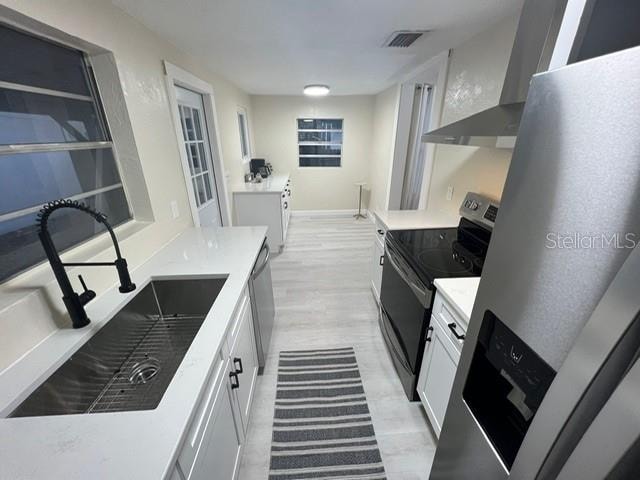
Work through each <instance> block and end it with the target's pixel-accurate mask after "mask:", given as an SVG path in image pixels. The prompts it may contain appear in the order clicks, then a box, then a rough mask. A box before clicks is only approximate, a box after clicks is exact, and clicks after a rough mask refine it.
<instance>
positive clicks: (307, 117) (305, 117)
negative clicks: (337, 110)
mask: <svg viewBox="0 0 640 480" xmlns="http://www.w3.org/2000/svg"><path fill="white" fill-rule="evenodd" d="M301 120H303V121H304V120H326V121H337V120H339V121H340V122H341V126H342V127H341V128H340V129H307V130H305V129H300V127H299V122H300V121H301ZM295 122H296V142H297V148H298V153H297V157H298V168H299V169H305V170H306V169H314V168H319V169H325V168H342V166H343V164H342V160H343V155H344V130H345V129H344V123H345V122H344V117H341V116H339V115H335V116H331V115H323V116H316V115H299V116H297V117H296V120H295ZM314 131H315V132H339V133H341V135H342V137H341V140H340V143H331V142H313V141H311V142H308V141H307V142H301V141H300V132H314ZM314 145H315V146H340V154H339V155H335V154H323V155H320V154H301V153H300V147H301V146H302V147H304V146H314ZM314 157H315V158H337V159H338V165H301V164H300V159H301V158H314Z"/></svg>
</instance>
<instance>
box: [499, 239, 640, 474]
mask: <svg viewBox="0 0 640 480" xmlns="http://www.w3.org/2000/svg"><path fill="white" fill-rule="evenodd" d="M638 285H640V244H638V245H637V246H636V247H635V248H634V249H633V251H632V252H631V253H630V254H629V256H628V257H627V259H626V260H625V262H624V263H623V265H622V267H621V268H620V270H618V273H617V274H616V276H615V277H614V279H613V281H612V282H611V283H610V285H609V287H608V288H607V290H606V291H605V293H604V295H603V296H602V298H601V299H600V302H599V303H598V305H597V306H596V308H595V309H594V311H593V313H592V314H591V318H589V321H588V322H587V323H586V324H585V326H584V328H583V329H582V332H581V333H580V335H579V336H578V338H577V339H576V341H575V343H574V345H573V348H572V349H571V350H570V351H569V354H568V355H567V357H566V359H565V361H564V363H563V364H562V367H561V368H560V370H559V371H558V373H557V375H556V377H555V379H554V381H553V383H552V384H551V387H550V388H549V390H548V392H547V394H546V396H545V398H544V400H543V401H542V404H541V405H540V408H539V410H538V412H537V413H536V417H535V418H534V420H533V423H532V424H531V426H530V428H529V431H528V432H527V435H526V437H525V439H524V442H523V444H522V447H521V448H520V451H519V452H518V456H517V457H516V461H515V463H514V465H513V468H512V469H511V475H512V477H513V478H524V477H531V472H533V471H535V472H538V475H537V476H535V478H541V479H542V478H556V477H557V476H558V474H559V472H560V470H561V468H562V467H563V465H564V464H565V462H566V461H567V459H568V458H569V456H570V455H571V453H572V452H573V450H574V448H575V447H576V445H577V444H578V442H579V441H580V439H581V437H582V435H583V434H584V433H585V432H586V431H587V429H588V428H589V426H590V425H591V422H592V421H593V420H594V419H595V418H596V416H597V415H598V413H599V412H600V410H601V409H602V407H603V406H604V405H605V403H606V402H607V401H608V400H609V398H610V397H611V396H612V394H613V392H614V391H615V389H616V388H617V386H618V385H619V383H620V381H621V379H622V378H623V376H624V375H625V374H626V373H627V372H628V371H629V369H630V368H631V366H632V365H633V362H634V361H635V360H636V358H637V356H638V354H639V353H640V342H639V341H638V339H640V296H639V295H638Z"/></svg>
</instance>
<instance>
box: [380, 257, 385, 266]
mask: <svg viewBox="0 0 640 480" xmlns="http://www.w3.org/2000/svg"><path fill="white" fill-rule="evenodd" d="M380 265H384V255H380Z"/></svg>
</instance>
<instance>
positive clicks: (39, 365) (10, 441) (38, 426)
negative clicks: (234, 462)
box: [0, 227, 266, 480]
mask: <svg viewBox="0 0 640 480" xmlns="http://www.w3.org/2000/svg"><path fill="white" fill-rule="evenodd" d="M265 235H266V227H230V228H202V229H196V228H191V229H189V230H187V231H185V232H183V233H182V234H181V235H179V236H178V237H176V238H175V239H174V240H173V241H172V242H170V243H169V244H168V245H166V246H165V247H164V248H162V249H161V250H160V251H158V253H156V254H155V255H154V256H153V257H152V258H151V259H149V260H148V261H147V262H146V263H144V264H143V265H141V266H140V267H139V268H137V269H135V270H134V271H132V272H131V277H132V279H133V281H134V282H135V283H136V284H137V286H138V288H137V289H136V290H135V291H134V292H131V293H129V294H125V295H123V294H120V293H119V292H118V291H117V287H114V288H112V289H111V290H108V291H107V292H105V293H103V294H101V295H99V296H98V297H97V298H96V299H95V300H93V301H92V302H91V303H89V304H88V305H87V307H86V310H87V313H88V314H89V317H90V318H91V319H93V321H92V323H91V324H90V325H89V326H87V327H85V328H82V329H78V330H73V329H70V328H69V329H61V330H59V331H58V332H56V333H55V334H54V335H52V336H50V337H48V338H47V339H46V340H45V341H44V342H42V343H41V344H40V345H38V346H37V347H36V348H35V349H33V350H32V351H31V352H30V353H29V354H27V355H26V356H25V357H24V358H23V359H21V360H20V361H19V362H17V363H16V364H14V365H13V366H12V367H10V368H9V369H7V370H6V371H5V372H3V374H2V375H1V376H0V413H2V416H6V415H8V414H9V413H10V412H11V411H12V410H13V409H14V408H15V407H16V406H17V405H18V404H19V403H20V402H21V401H22V400H23V399H24V398H25V397H26V396H27V395H28V393H29V392H31V391H32V390H33V389H34V388H35V387H37V386H38V385H39V384H40V383H41V382H42V381H43V380H45V379H46V378H47V377H48V376H49V375H50V374H51V373H53V371H55V370H56V369H57V368H58V366H60V365H61V364H62V363H63V362H64V361H65V360H67V359H68V358H69V357H70V356H71V355H72V354H73V352H75V350H77V349H78V348H79V347H80V346H81V345H82V344H84V343H85V342H86V341H87V340H88V339H89V338H90V337H91V336H92V335H94V334H95V333H96V332H97V331H98V330H99V328H100V326H102V325H104V323H105V322H106V321H107V320H108V319H110V318H111V317H112V316H113V315H114V314H115V313H116V312H117V311H118V310H119V309H120V308H122V306H123V305H124V304H126V303H127V302H128V301H129V300H130V299H131V298H132V297H133V296H134V295H135V294H136V293H138V292H139V291H140V290H142V287H144V286H145V285H146V284H147V283H148V282H149V281H150V280H152V279H155V278H167V277H172V278H176V277H187V278H189V277H191V278H193V277H194V276H195V277H200V278H202V277H209V276H210V277H219V276H226V275H228V278H227V281H226V283H225V284H224V286H223V288H222V290H221V291H220V294H219V296H218V297H217V299H216V301H215V302H214V304H213V306H212V307H211V310H210V311H209V313H208V314H207V316H206V319H205V321H204V323H203V324H202V326H201V327H200V330H199V332H198V334H197V335H196V337H195V338H194V340H193V343H192V344H191V347H190V348H189V350H188V351H187V354H186V355H185V357H184V359H183V361H182V363H181V364H180V367H179V368H178V370H177V371H176V374H175V376H174V378H173V380H172V381H171V383H170V384H169V387H168V389H167V391H166V392H165V394H164V397H163V398H162V400H161V402H160V405H158V407H157V408H156V409H155V410H145V411H136V412H117V413H96V414H84V415H59V416H47V417H24V418H1V419H0V442H1V443H0V478H2V479H12V480H18V479H40V478H42V479H44V478H47V479H58V478H60V479H62V478H64V479H66V480H71V479H83V480H85V479H88V478H108V479H134V478H135V479H136V480H144V479H153V480H158V479H162V478H164V477H165V476H167V475H169V474H170V473H171V471H172V469H173V465H174V464H175V460H176V457H177V455H178V451H179V447H180V446H181V444H182V441H183V437H184V435H185V433H186V430H187V427H188V426H189V424H190V422H191V419H192V417H193V415H194V412H195V408H196V406H197V405H198V402H199V399H200V396H201V395H202V394H203V389H204V387H205V385H206V381H207V379H208V377H209V375H210V373H211V372H210V371H211V368H212V365H213V363H214V359H215V356H216V354H217V352H218V351H219V350H220V348H221V346H222V343H223V340H224V339H225V337H226V333H227V329H228V327H229V326H230V323H231V319H232V317H233V313H234V310H235V309H236V306H237V303H238V301H239V300H240V297H241V294H242V292H243V291H244V287H245V285H246V283H247V280H248V279H249V275H250V273H251V270H252V268H253V265H254V263H255V260H256V258H257V256H258V253H259V251H260V247H261V246H262V242H263V241H264V238H265ZM123 253H124V256H125V257H126V251H125V252H123ZM24 320H25V322H28V320H29V319H28V318H27V319H24Z"/></svg>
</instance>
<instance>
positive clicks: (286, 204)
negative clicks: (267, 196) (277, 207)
mask: <svg viewBox="0 0 640 480" xmlns="http://www.w3.org/2000/svg"><path fill="white" fill-rule="evenodd" d="M288 206H289V204H288V203H287V202H284V209H285V210H286V209H287V207H288Z"/></svg>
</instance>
